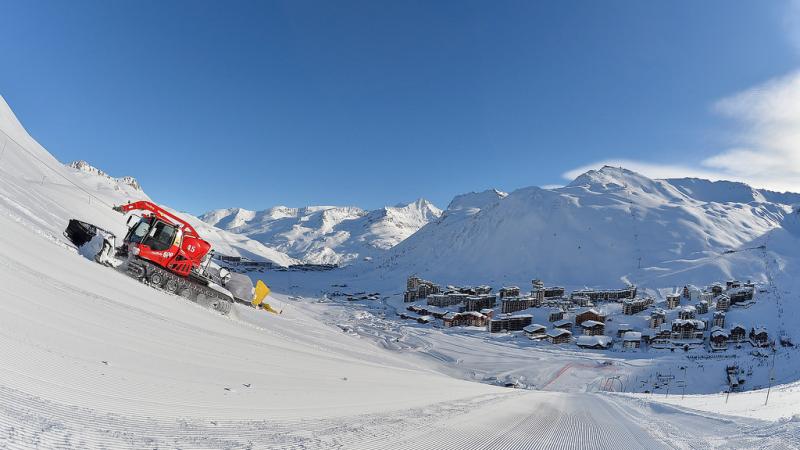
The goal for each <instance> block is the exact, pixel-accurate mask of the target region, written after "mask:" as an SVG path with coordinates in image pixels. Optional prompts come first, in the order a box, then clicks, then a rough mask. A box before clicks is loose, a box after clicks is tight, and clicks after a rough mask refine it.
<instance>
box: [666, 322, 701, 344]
mask: <svg viewBox="0 0 800 450" xmlns="http://www.w3.org/2000/svg"><path fill="white" fill-rule="evenodd" d="M704 330H705V323H703V321H701V320H696V319H687V320H684V319H675V320H673V321H672V335H671V336H670V337H671V339H673V340H689V339H700V340H702V339H703V331H704Z"/></svg>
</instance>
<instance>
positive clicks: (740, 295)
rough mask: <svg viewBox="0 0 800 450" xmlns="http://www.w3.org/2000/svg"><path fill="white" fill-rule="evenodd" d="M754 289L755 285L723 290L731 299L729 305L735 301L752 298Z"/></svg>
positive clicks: (744, 300)
mask: <svg viewBox="0 0 800 450" xmlns="http://www.w3.org/2000/svg"><path fill="white" fill-rule="evenodd" d="M755 290H756V289H755V286H748V287H745V286H739V287H736V288H733V289H728V290H727V291H725V295H727V296H728V298H730V299H731V305H735V304H737V303H744V302H747V301H750V300H752V299H753V295H754V293H755Z"/></svg>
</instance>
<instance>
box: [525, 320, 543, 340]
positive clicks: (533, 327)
mask: <svg viewBox="0 0 800 450" xmlns="http://www.w3.org/2000/svg"><path fill="white" fill-rule="evenodd" d="M522 332H523V333H525V336H528V337H529V338H530V339H545V338H546V337H547V327H546V326H544V325H539V324H538V323H532V324H530V325H528V326H527V327H525V328H523V329H522Z"/></svg>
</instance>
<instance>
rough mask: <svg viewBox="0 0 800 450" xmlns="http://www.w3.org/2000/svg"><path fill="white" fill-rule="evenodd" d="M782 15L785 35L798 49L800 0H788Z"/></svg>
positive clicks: (799, 39) (799, 45)
mask: <svg viewBox="0 0 800 450" xmlns="http://www.w3.org/2000/svg"><path fill="white" fill-rule="evenodd" d="M782 17H783V29H784V30H785V32H786V37H787V38H789V40H790V41H791V42H792V44H793V45H794V46H795V48H796V49H797V51H800V0H789V1H788V4H787V5H786V9H785V10H784V12H783V15H782Z"/></svg>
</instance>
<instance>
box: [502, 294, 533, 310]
mask: <svg viewBox="0 0 800 450" xmlns="http://www.w3.org/2000/svg"><path fill="white" fill-rule="evenodd" d="M535 303H536V302H535V301H534V298H533V297H505V298H501V299H500V311H501V312H502V313H513V312H517V311H522V310H523V309H528V308H533V307H534V306H535Z"/></svg>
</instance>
